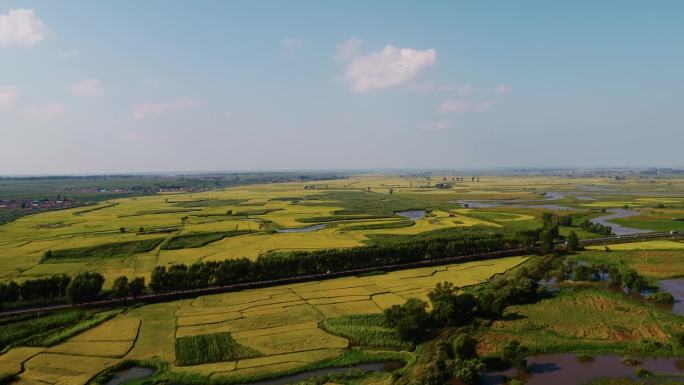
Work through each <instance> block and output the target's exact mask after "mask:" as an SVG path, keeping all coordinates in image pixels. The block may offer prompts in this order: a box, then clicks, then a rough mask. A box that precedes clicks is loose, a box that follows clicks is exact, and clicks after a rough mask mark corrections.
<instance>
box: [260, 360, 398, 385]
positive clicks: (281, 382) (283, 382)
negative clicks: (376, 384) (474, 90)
mask: <svg viewBox="0 0 684 385" xmlns="http://www.w3.org/2000/svg"><path fill="white" fill-rule="evenodd" d="M403 367H404V363H403V362H402V361H385V362H371V363H367V364H360V365H356V366H350V367H345V368H327V369H317V370H310V371H308V372H302V373H299V374H293V375H291V376H286V377H280V378H275V379H272V380H263V381H257V382H250V383H248V385H287V384H296V383H299V382H302V381H306V380H308V379H310V378H314V377H323V376H327V375H331V374H339V375H344V374H346V373H358V372H364V373H368V372H393V371H395V370H397V369H401V368H403Z"/></svg>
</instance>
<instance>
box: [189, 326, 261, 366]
mask: <svg viewBox="0 0 684 385" xmlns="http://www.w3.org/2000/svg"><path fill="white" fill-rule="evenodd" d="M261 355H262V354H261V353H260V352H258V351H256V350H254V349H252V348H248V347H246V346H244V345H240V344H239V343H237V341H235V340H234V339H233V337H232V336H231V335H230V333H215V334H201V335H197V336H190V337H181V338H178V339H176V365H178V366H190V365H199V364H206V363H211V362H223V361H236V360H241V359H246V358H253V357H259V356H261Z"/></svg>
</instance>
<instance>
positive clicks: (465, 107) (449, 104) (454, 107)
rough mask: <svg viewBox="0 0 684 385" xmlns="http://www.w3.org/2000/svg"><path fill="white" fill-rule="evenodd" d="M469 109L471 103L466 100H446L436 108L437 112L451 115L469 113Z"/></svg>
mask: <svg viewBox="0 0 684 385" xmlns="http://www.w3.org/2000/svg"><path fill="white" fill-rule="evenodd" d="M471 107H472V105H471V103H470V102H469V101H467V100H463V99H447V100H445V101H444V102H443V103H442V104H441V105H440V106H439V107H438V108H437V111H439V112H441V113H443V114H452V113H458V112H467V111H470V109H471Z"/></svg>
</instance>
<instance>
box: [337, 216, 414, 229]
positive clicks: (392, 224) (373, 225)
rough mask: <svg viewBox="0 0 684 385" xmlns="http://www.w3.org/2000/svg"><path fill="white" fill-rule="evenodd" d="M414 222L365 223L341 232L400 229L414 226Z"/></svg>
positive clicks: (404, 220)
mask: <svg viewBox="0 0 684 385" xmlns="http://www.w3.org/2000/svg"><path fill="white" fill-rule="evenodd" d="M415 224H416V222H414V221H412V220H410V219H403V220H398V221H392V222H382V223H367V224H361V225H353V226H347V227H344V228H343V229H342V230H378V229H400V228H402V227H410V226H413V225H415Z"/></svg>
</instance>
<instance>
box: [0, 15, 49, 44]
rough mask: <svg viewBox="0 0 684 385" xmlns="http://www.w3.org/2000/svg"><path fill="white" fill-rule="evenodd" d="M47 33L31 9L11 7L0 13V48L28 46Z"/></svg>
mask: <svg viewBox="0 0 684 385" xmlns="http://www.w3.org/2000/svg"><path fill="white" fill-rule="evenodd" d="M45 35H47V26H46V25H45V24H44V23H43V22H42V21H41V20H40V19H38V18H37V17H36V15H35V12H34V11H33V10H32V9H12V10H10V11H9V12H7V13H4V14H0V48H3V47H30V46H32V45H35V44H37V43H39V42H40V41H41V40H43V39H44V38H45Z"/></svg>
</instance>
